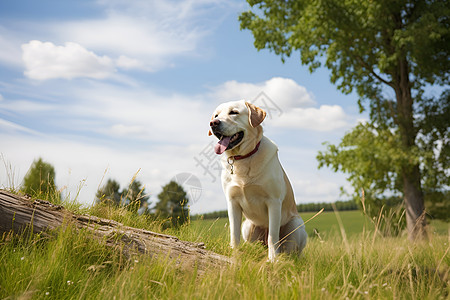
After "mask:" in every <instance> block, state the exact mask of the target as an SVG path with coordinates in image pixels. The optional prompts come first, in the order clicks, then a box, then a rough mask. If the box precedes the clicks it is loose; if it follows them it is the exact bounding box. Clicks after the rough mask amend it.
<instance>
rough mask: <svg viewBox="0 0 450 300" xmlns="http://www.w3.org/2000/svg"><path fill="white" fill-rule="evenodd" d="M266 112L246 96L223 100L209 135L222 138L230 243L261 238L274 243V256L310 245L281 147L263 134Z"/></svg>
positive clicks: (219, 145) (219, 149)
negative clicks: (282, 160)
mask: <svg viewBox="0 0 450 300" xmlns="http://www.w3.org/2000/svg"><path fill="white" fill-rule="evenodd" d="M265 117H266V112H265V111H264V110H263V109H261V108H259V107H256V106H255V105H253V104H251V103H248V102H245V101H243V100H242V101H235V102H228V103H223V104H221V105H219V106H218V107H217V108H216V110H215V112H214V114H213V116H212V118H211V122H210V127H211V129H210V131H209V135H213V134H214V135H215V136H216V137H217V138H218V139H219V142H218V143H217V144H216V145H215V147H214V151H215V152H216V154H219V155H221V154H224V155H223V156H222V165H223V167H224V169H223V171H222V186H223V190H224V192H225V196H226V198H227V202H228V217H229V219H230V237H231V242H230V244H231V247H233V248H234V247H236V246H237V245H238V244H239V242H240V231H241V221H242V214H244V216H245V218H246V220H245V221H244V223H243V224H242V236H243V238H244V240H245V241H261V242H263V243H264V244H266V245H267V246H268V248H269V261H274V260H275V258H276V255H277V254H278V253H280V252H292V251H297V252H298V253H300V252H301V251H302V250H303V248H304V247H305V246H306V239H307V234H306V231H305V226H304V225H303V220H302V218H301V217H300V216H299V214H298V212H297V208H296V205H295V200H294V193H293V191H292V187H291V184H290V182H289V179H288V178H287V176H286V173H285V172H284V170H283V168H282V167H281V164H280V161H279V160H278V147H277V146H276V145H275V144H274V143H273V142H272V141H271V140H270V139H268V138H267V137H265V136H264V135H263V129H262V127H261V125H260V124H261V123H262V121H263V120H264V118H265Z"/></svg>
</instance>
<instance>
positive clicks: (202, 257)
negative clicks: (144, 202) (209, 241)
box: [0, 190, 231, 272]
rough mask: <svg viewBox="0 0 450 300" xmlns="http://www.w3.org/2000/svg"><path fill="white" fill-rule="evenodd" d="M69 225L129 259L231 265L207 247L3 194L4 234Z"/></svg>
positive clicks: (0, 222)
mask: <svg viewBox="0 0 450 300" xmlns="http://www.w3.org/2000/svg"><path fill="white" fill-rule="evenodd" d="M65 224H73V225H74V226H75V227H76V228H77V229H85V230H88V231H89V232H91V233H92V236H93V237H95V238H98V239H100V240H101V241H105V243H106V245H107V246H110V247H115V248H117V249H120V250H121V251H122V252H123V253H124V255H126V256H127V257H129V256H130V255H132V254H135V253H142V254H145V255H151V256H152V257H162V258H165V257H167V256H168V257H170V258H171V259H174V260H176V263H177V264H180V265H182V266H183V267H188V268H191V267H194V266H197V269H198V270H199V271H200V272H203V271H204V270H206V268H210V267H213V268H215V267H220V266H225V265H229V264H230V263H231V259H230V258H229V257H227V256H223V255H220V254H217V253H214V252H212V251H208V250H205V245H204V244H203V243H192V242H186V241H181V240H179V239H178V238H176V237H174V236H170V235H165V234H160V233H156V232H152V231H148V230H144V229H139V228H132V227H128V226H125V225H123V224H121V223H119V222H116V221H113V220H108V219H102V218H98V217H94V216H88V215H77V214H73V213H71V212H70V211H68V210H67V209H65V208H64V207H63V206H60V205H55V204H52V203H50V202H48V201H44V200H39V199H31V198H30V197H27V196H20V195H16V194H13V193H10V192H7V191H5V190H0V232H10V231H13V232H21V231H23V230H30V231H32V232H33V233H45V232H48V231H52V230H54V229H57V228H60V227H61V226H64V225H65Z"/></svg>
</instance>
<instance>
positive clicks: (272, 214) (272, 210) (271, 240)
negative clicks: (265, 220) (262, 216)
mask: <svg viewBox="0 0 450 300" xmlns="http://www.w3.org/2000/svg"><path fill="white" fill-rule="evenodd" d="M268 213H269V236H268V239H267V245H268V247H269V261H271V262H274V261H275V258H276V255H277V253H279V252H280V244H279V241H280V223H281V203H272V204H271V205H269V206H268Z"/></svg>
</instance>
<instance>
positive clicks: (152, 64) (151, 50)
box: [45, 0, 234, 71]
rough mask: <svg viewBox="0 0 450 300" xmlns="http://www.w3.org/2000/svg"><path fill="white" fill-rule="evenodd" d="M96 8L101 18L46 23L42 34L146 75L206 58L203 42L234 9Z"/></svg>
mask: <svg viewBox="0 0 450 300" xmlns="http://www.w3.org/2000/svg"><path fill="white" fill-rule="evenodd" d="M98 3H99V4H100V6H101V7H102V8H104V10H105V16H104V17H103V16H102V17H100V18H91V19H83V20H75V21H68V22H62V23H58V24H54V23H50V24H46V26H45V27H46V30H47V31H49V32H52V33H53V38H55V39H58V40H62V39H65V40H67V39H68V40H70V41H73V42H76V43H79V44H81V45H83V46H85V47H87V48H89V49H93V50H95V51H96V52H101V53H105V54H107V55H109V56H110V57H118V59H117V60H118V66H120V67H124V68H138V69H143V70H147V71H157V70H159V69H161V68H164V67H167V66H171V65H172V64H173V62H174V60H175V59H176V58H177V57H180V56H191V57H192V56H193V57H199V58H204V57H205V54H206V53H207V51H208V47H207V45H204V44H202V42H203V40H204V38H205V37H206V36H208V35H210V34H212V32H213V30H214V29H215V28H216V27H217V26H218V25H219V24H220V22H221V20H223V19H224V15H226V14H227V13H230V12H231V11H232V7H233V6H234V4H232V3H228V2H227V1H223V0H219V1H218V0H206V1H192V0H184V1H178V0H177V1H99V2H98ZM230 8H231V9H230ZM55 25H57V26H55ZM200 46H201V47H200Z"/></svg>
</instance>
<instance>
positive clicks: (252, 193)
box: [228, 184, 273, 227]
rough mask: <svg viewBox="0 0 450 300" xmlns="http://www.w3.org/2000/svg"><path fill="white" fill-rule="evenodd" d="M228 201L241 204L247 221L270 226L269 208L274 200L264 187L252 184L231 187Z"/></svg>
mask: <svg viewBox="0 0 450 300" xmlns="http://www.w3.org/2000/svg"><path fill="white" fill-rule="evenodd" d="M228 199H229V201H232V202H235V203H237V204H239V206H240V207H241V209H242V212H243V213H244V216H245V217H246V218H247V219H250V220H252V221H253V222H254V223H255V224H257V225H259V226H264V227H267V226H268V223H269V218H268V210H267V206H268V202H269V201H273V199H270V197H269V195H268V194H267V193H266V192H265V190H264V188H263V187H262V186H259V185H251V184H249V185H244V186H238V185H236V186H231V187H230V188H229V190H228Z"/></svg>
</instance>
